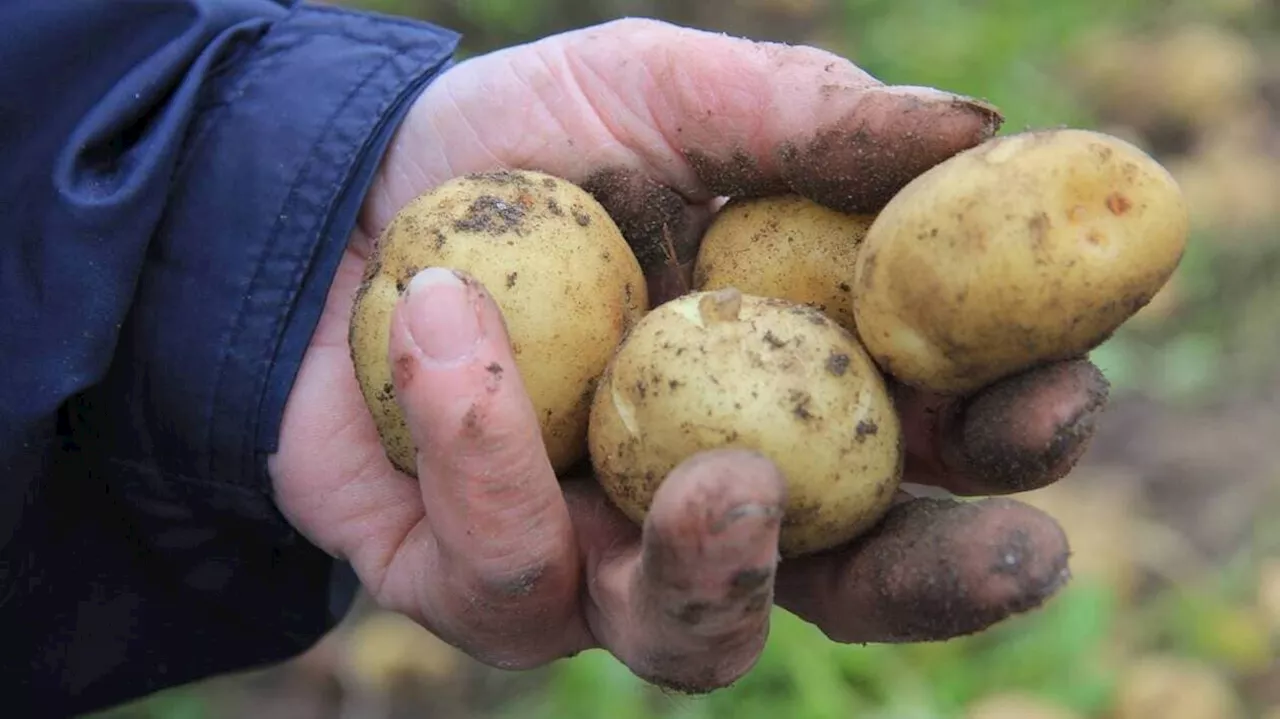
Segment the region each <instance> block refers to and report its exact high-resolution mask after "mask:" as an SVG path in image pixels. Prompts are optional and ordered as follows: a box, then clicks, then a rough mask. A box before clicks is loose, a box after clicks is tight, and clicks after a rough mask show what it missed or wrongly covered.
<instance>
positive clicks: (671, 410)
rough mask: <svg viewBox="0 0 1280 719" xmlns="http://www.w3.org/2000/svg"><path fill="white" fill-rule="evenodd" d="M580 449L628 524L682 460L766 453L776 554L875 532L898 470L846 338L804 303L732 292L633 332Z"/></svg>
mask: <svg viewBox="0 0 1280 719" xmlns="http://www.w3.org/2000/svg"><path fill="white" fill-rule="evenodd" d="M589 444H590V450H591V458H592V462H593V464H594V466H595V470H596V474H597V476H598V479H599V482H600V484H601V486H602V487H603V488H604V490H605V493H606V494H607V495H608V496H609V497H610V498H611V499H612V500H613V502H614V503H615V504H616V505H617V506H618V507H619V508H620V509H621V510H622V511H623V512H624V513H625V514H626V515H628V516H629V517H631V518H632V519H633V520H634V521H636V522H637V523H642V522H643V520H644V517H645V514H646V512H647V511H648V508H649V505H650V502H651V501H652V500H653V496H654V493H655V492H656V491H657V489H658V486H659V485H660V484H661V482H662V481H663V479H664V478H665V477H666V476H667V473H669V472H670V471H671V470H672V469H674V468H675V467H676V466H677V465H678V464H680V463H681V462H682V461H683V460H685V459H687V458H688V457H690V456H692V455H694V454H696V453H698V452H701V451H703V450H710V449H718V448H724V447H737V448H744V449H750V450H754V451H757V452H759V453H761V454H762V455H764V456H766V457H768V458H769V459H770V460H772V461H773V462H774V463H775V464H776V465H777V466H778V468H779V470H781V472H782V474H783V476H784V477H785V478H786V481H787V493H788V494H787V503H786V509H785V511H784V513H783V517H782V524H781V530H780V532H781V534H780V539H779V543H780V544H779V548H780V551H781V553H782V554H783V555H784V556H794V555H799V554H806V553H810V552H815V551H818V550H822V549H826V548H829V547H833V546H836V545H838V544H842V543H844V542H847V541H848V540H850V539H853V538H854V537H855V536H857V535H859V534H860V533H862V532H863V531H865V530H866V529H868V528H869V527H871V526H872V525H873V524H875V522H876V521H877V520H878V519H879V518H880V517H882V516H883V514H884V513H885V512H886V511H887V510H888V508H889V506H890V502H891V500H892V499H893V496H894V492H895V490H896V489H897V487H898V484H899V482H900V480H901V475H902V465H903V440H902V431H901V426H900V424H899V420H898V415H897V414H896V412H895V411H894V405H893V400H892V398H891V397H890V395H889V393H888V391H887V388H886V386H885V383H884V380H883V378H882V376H881V375H880V373H879V370H877V368H876V366H875V364H874V363H873V362H872V361H871V359H870V357H868V356H867V354H866V353H865V351H864V350H863V349H862V347H861V346H860V345H859V344H858V342H857V340H856V339H855V338H854V337H853V335H852V334H850V333H849V332H848V331H846V330H844V329H843V328H841V327H840V326H839V325H838V324H836V323H835V322H833V321H832V320H831V319H830V318H828V317H826V316H825V315H823V314H822V313H820V312H818V311H817V310H816V309H813V308H812V307H807V306H805V305H800V304H795V303H792V302H787V301H785V300H780V299H773V298H762V297H757V296H752V295H744V294H742V293H741V292H739V291H738V290H737V289H735V288H725V289H722V290H716V291H713V292H695V293H690V294H687V295H685V296H683V297H680V298H677V299H675V300H672V301H670V302H667V303H666V304H663V305H661V306H659V307H657V308H656V309H654V310H653V311H652V312H650V313H649V314H648V315H646V316H645V317H644V319H642V320H641V321H640V322H639V323H638V324H637V325H636V326H635V328H634V329H633V330H632V331H631V334H629V335H628V337H627V339H626V340H625V341H624V342H623V344H622V346H621V347H620V348H619V350H618V353H617V355H616V356H615V357H614V359H613V360H612V362H611V363H610V364H609V368H608V369H607V370H606V371H605V374H604V376H603V378H602V379H601V382H600V384H599V386H598V387H597V389H596V394H595V399H594V401H593V403H592V409H591V426H590V434H589Z"/></svg>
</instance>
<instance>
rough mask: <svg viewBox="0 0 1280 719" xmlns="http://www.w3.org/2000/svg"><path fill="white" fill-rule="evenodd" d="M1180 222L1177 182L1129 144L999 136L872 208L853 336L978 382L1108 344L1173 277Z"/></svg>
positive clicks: (907, 365)
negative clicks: (875, 212) (880, 207)
mask: <svg viewBox="0 0 1280 719" xmlns="http://www.w3.org/2000/svg"><path fill="white" fill-rule="evenodd" d="M1187 233H1188V213H1187V208H1186V205H1185V203H1184V201H1183V197H1182V194H1181V192H1180V190H1179V188H1178V186H1177V184H1176V183H1175V182H1174V180H1173V178H1172V177H1171V176H1170V174H1169V173H1168V172H1166V171H1165V169H1164V168H1163V167H1161V166H1160V165H1159V164H1158V163H1157V162H1156V161H1155V160H1153V159H1152V158H1151V157H1149V156H1148V155H1146V154H1145V153H1143V152H1142V151H1141V150H1139V149H1138V148H1136V147H1134V146H1133V145H1130V144H1129V143H1127V142H1124V141H1122V140H1119V139H1118V138H1114V137H1110V136H1107V135H1103V134H1100V133H1096V132H1091V131H1085V130H1070V129H1068V130H1052V131H1044V132H1028V133H1023V134H1019V135H1011V136H1005V137H998V138H995V139H992V140H989V141H988V142H986V143H983V144H982V145H980V146H978V147H975V148H973V149H970V150H967V151H965V152H962V153H960V154H958V155H955V156H953V157H952V158H951V159H948V160H946V161H944V162H942V163H941V164H939V165H936V166H934V167H933V168H931V169H929V170H928V171H926V172H925V173H923V174H922V175H920V176H919V177H917V178H916V179H915V180H913V181H912V182H911V183H909V184H908V185H907V186H906V187H905V188H903V189H902V191H901V192H899V193H898V194H897V195H896V196H894V198H893V199H892V200H890V202H889V203H888V205H887V206H886V207H885V208H884V209H883V210H882V211H881V212H880V213H879V215H878V216H877V217H876V219H875V221H874V222H873V223H872V225H871V228H870V230H868V232H867V236H866V239H865V240H864V241H863V244H862V248H861V250H860V251H859V256H858V259H857V271H856V274H855V277H854V291H853V311H854V315H855V317H856V320H857V328H858V334H859V335H860V338H861V339H862V342H863V343H864V345H865V346H866V348H867V349H868V351H870V353H871V355H872V356H873V357H874V358H875V359H876V361H877V362H878V363H879V364H880V366H881V367H882V368H884V369H885V370H886V371H887V372H888V373H889V374H891V375H893V376H894V377H896V378H897V379H899V380H901V381H903V382H905V383H906V384H909V385H913V386H916V387H920V388H924V389H929V390H934V391H938V392H943V393H950V394H960V393H965V392H968V391H972V390H974V389H977V388H979V387H982V386H985V385H987V384H988V383H990V382H992V381H994V380H997V379H1000V378H1003V377H1006V376H1008V375H1010V374H1014V373H1016V372H1019V371H1022V370H1025V369H1028V368H1031V367H1033V366H1036V365H1039V364H1043V363H1046V362H1050V361H1054V360H1060V359H1066V358H1072V357H1078V356H1082V355H1084V354H1086V353H1087V352H1088V351H1089V350H1091V349H1093V348H1094V347H1096V346H1097V345H1098V344H1100V343H1102V342H1103V341H1104V340H1106V339H1107V338H1108V337H1110V336H1111V334H1112V333H1113V332H1114V331H1115V330H1116V329H1117V328H1118V327H1119V326H1120V325H1121V324H1123V323H1124V322H1125V321H1126V320H1127V319H1128V318H1129V317H1130V316H1131V315H1132V314H1133V313H1134V312H1136V311H1137V310H1138V309H1140V308H1141V307H1143V306H1144V305H1146V304H1147V302H1149V301H1150V300H1151V298H1152V297H1153V296H1154V295H1155V294H1156V292H1157V291H1158V290H1159V289H1160V288H1161V287H1162V286H1163V285H1164V284H1165V282H1166V281H1168V279H1169V277H1170V276H1171V275H1172V274H1173V272H1174V270H1175V269H1176V267H1177V265H1178V262H1179V261H1180V259H1181V257H1182V254H1183V250H1184V248H1185V245H1186V242H1187Z"/></svg>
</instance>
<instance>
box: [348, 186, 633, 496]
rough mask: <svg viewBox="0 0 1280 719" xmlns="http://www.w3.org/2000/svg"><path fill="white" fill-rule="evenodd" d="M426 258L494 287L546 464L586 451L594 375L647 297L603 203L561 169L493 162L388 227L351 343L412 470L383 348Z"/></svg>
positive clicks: (383, 424) (385, 437)
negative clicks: (492, 167) (500, 167)
mask: <svg viewBox="0 0 1280 719" xmlns="http://www.w3.org/2000/svg"><path fill="white" fill-rule="evenodd" d="M426 267H449V268H452V269H455V270H461V271H463V272H466V273H468V274H469V275H471V276H472V277H473V278H475V279H476V280H478V281H479V282H480V283H481V284H482V285H483V286H484V287H485V289H486V290H487V291H488V292H489V294H490V295H492V297H493V299H494V300H495V301H496V302H497V304H498V307H499V308H500V309H501V310H502V314H503V318H504V319H505V321H506V324H507V329H508V333H509V335H510V337H511V343H512V347H513V350H514V354H515V360H516V365H517V368H518V370H519V372H520V376H521V378H522V379H523V381H524V383H525V387H526V389H527V391H528V393H529V396H530V397H531V399H532V400H533V405H534V408H535V410H536V411H537V414H538V420H539V422H540V423H541V427H542V436H543V442H544V443H545V445H546V448H547V453H548V455H549V457H550V459H551V464H552V466H553V467H554V468H555V469H556V471H558V472H560V471H564V470H566V469H568V468H569V467H570V466H571V465H573V464H574V463H576V462H577V461H579V460H581V459H582V458H583V457H585V455H586V433H587V413H588V410H589V407H590V400H591V394H592V391H593V389H594V386H595V382H596V380H597V379H598V378H599V376H600V374H601V373H602V372H603V371H604V368H605V365H606V364H607V363H608V361H609V357H610V356H612V354H613V352H614V350H615V349H616V348H617V346H618V343H619V342H620V341H621V340H622V337H623V336H624V334H625V333H626V332H627V330H628V329H630V327H631V326H632V325H633V324H634V323H635V322H636V321H637V320H638V319H639V318H640V317H641V316H643V314H644V312H646V311H647V310H648V306H649V298H648V292H647V289H646V284H645V278H644V275H643V273H642V272H641V270H640V265H639V263H638V262H637V261H636V258H635V255H634V254H633V253H632V252H631V248H630V247H629V246H628V245H627V243H626V240H625V239H623V236H622V233H621V232H620V231H619V230H618V227H617V225H616V224H615V223H614V222H613V220H612V219H611V218H610V217H609V215H608V214H607V213H606V212H605V211H604V208H603V207H601V206H600V204H599V203H597V202H596V201H595V200H594V199H593V198H592V197H591V195H589V194H587V193H586V192H585V191H583V190H582V189H581V188H579V187H577V186H576V185H573V184H572V183H569V182H567V181H565V180H562V179H560V178H557V177H553V176H551V175H547V174H544V173H540V172H532V171H523V170H522V171H499V172H488V173H477V174H472V175H467V176H463V177H459V178H454V179H452V180H449V181H448V182H445V183H444V184H442V185H440V186H438V187H436V188H435V189H434V190H432V191H431V192H428V193H426V194H424V195H421V196H419V197H418V198H416V199H414V200H413V201H412V202H410V203H409V204H408V205H406V206H405V207H404V208H402V209H401V210H400V212H399V213H397V215H396V216H395V218H394V219H393V220H392V222H391V223H390V225H388V226H387V228H386V230H385V231H384V232H383V234H382V236H381V237H380V239H379V242H378V244H377V247H376V249H375V252H374V255H373V257H372V258H370V260H369V263H368V265H367V267H366V269H365V278H364V282H363V283H362V285H361V287H360V290H359V292H358V293H357V296H356V300H355V306H354V308H353V310H352V316H351V330H350V344H351V353H352V360H353V362H354V364H355V371H356V377H357V379H358V381H359V384H360V389H361V392H362V393H363V395H364V398H365V401H366V402H367V403H368V405H369V407H370V409H371V411H372V413H373V417H374V420H375V423H376V424H377V427H378V432H379V435H380V436H381V438H382V442H383V444H384V446H385V448H386V450H387V455H388V457H389V458H390V459H391V461H392V463H393V464H394V465H395V466H396V467H397V468H398V469H400V470H401V471H403V472H406V473H408V474H410V475H414V474H416V468H415V461H414V454H415V450H414V446H413V442H412V440H411V439H410V437H409V433H408V429H407V427H406V426H405V421H404V415H403V413H402V412H401V410H400V406H399V405H398V404H397V403H396V399H395V391H394V387H393V385H392V381H391V371H390V367H389V366H388V362H387V352H388V341H389V337H390V330H391V313H392V310H393V308H394V306H395V303H396V301H397V300H398V299H399V296H400V294H401V293H402V292H403V290H404V288H405V286H406V285H407V284H408V283H409V280H410V279H412V277H413V276H414V275H415V274H417V273H418V272H419V271H421V270H422V269H423V268H426Z"/></svg>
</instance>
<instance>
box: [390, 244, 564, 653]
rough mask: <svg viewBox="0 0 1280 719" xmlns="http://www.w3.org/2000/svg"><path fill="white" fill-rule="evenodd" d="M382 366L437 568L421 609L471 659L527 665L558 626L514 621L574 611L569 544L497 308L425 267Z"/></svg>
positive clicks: (405, 300) (484, 295)
mask: <svg viewBox="0 0 1280 719" xmlns="http://www.w3.org/2000/svg"><path fill="white" fill-rule="evenodd" d="M389 359H390V361H391V366H392V378H393V382H394V386H395V391H396V396H397V400H398V402H399V404H400V406H401V408H402V410H403V412H404V416H405V420H406V423H407V426H408V430H409V434H410V435H411V437H412V439H413V442H414V445H415V446H416V448H417V455H416V466H417V473H418V482H419V485H420V487H421V492H422V499H423V506H424V509H425V517H426V521H427V524H428V526H429V527H430V533H431V536H432V537H433V538H434V541H435V553H436V556H434V557H433V558H432V563H433V564H438V568H439V569H440V570H441V571H440V572H438V573H434V574H433V576H432V579H431V581H430V583H429V584H430V586H429V587H422V588H421V590H422V592H423V594H425V595H426V603H427V604H429V605H431V606H428V607H424V609H425V610H426V611H425V613H426V614H427V615H428V616H432V617H435V618H437V619H436V621H439V622H442V623H443V624H444V626H442V627H441V628H440V629H441V631H442V632H443V633H444V634H445V635H446V636H449V637H450V638H451V639H453V640H454V641H457V642H460V643H462V644H464V645H466V646H467V647H468V648H470V649H471V650H472V651H473V652H475V653H477V654H479V655H482V656H489V655H491V653H492V652H498V653H501V654H503V655H504V656H505V657H506V658H507V659H508V660H512V661H514V657H515V656H518V657H528V656H529V654H530V653H532V652H536V651H537V650H538V648H540V647H542V646H547V645H548V644H549V642H547V638H546V637H544V636H541V635H542V634H543V633H545V632H546V631H563V627H564V623H563V622H560V623H557V622H554V621H552V622H548V623H546V624H545V625H544V624H541V623H538V622H527V621H524V620H525V619H527V617H528V616H530V614H529V612H535V614H534V616H536V615H538V614H539V613H540V614H541V615H542V616H544V617H556V616H558V615H560V614H561V613H563V612H565V611H566V610H567V608H571V607H572V606H573V602H572V601H571V600H572V599H573V596H574V591H575V589H576V582H577V576H576V571H577V561H576V548H575V545H574V542H573V533H572V527H571V524H570V520H569V513H568V508H567V506H566V504H565V502H564V499H563V495H562V494H561V492H560V486H559V482H558V480H557V479H556V476H555V473H554V471H553V470H552V467H551V463H550V460H549V459H548V457H547V453H546V450H545V449H544V446H543V441H542V433H541V429H540V427H539V424H538V420H537V416H536V414H535V411H534V407H533V403H532V401H531V400H530V399H529V397H528V395H527V394H526V392H525V387H524V383H523V381H522V379H521V377H520V372H519V371H518V369H517V367H516V363H515V359H514V357H513V354H512V351H511V346H510V343H509V339H508V336H507V332H506V328H505V326H504V323H503V319H502V314H501V311H500V310H499V308H498V306H497V304H496V303H495V302H494V301H493V298H492V297H491V296H490V295H489V293H488V292H487V291H486V290H485V289H484V287H483V286H482V285H481V284H480V283H479V282H478V281H477V280H475V279H473V278H471V277H469V276H467V275H464V274H461V273H458V272H454V271H451V270H447V269H439V268H430V269H426V270H423V271H421V272H420V273H418V275H416V276H415V277H414V278H413V280H412V281H411V282H410V283H409V285H408V287H407V288H406V290H405V292H404V295H403V296H402V297H401V298H400V300H399V302H398V304H397V306H396V308H395V311H394V315H393V317H392V324H391V338H390V358H389ZM476 606H483V607H487V608H490V609H492V610H493V613H492V615H491V616H481V615H482V614H488V613H477V612H475V611H473V610H474V608H475V607H476ZM504 617H505V618H504ZM522 618H523V619H522ZM477 622H478V624H477ZM557 624H559V626H556V625H557ZM526 634H528V635H529V636H525V635H526ZM491 640H492V641H491ZM558 643H559V642H558V641H557V642H554V644H558Z"/></svg>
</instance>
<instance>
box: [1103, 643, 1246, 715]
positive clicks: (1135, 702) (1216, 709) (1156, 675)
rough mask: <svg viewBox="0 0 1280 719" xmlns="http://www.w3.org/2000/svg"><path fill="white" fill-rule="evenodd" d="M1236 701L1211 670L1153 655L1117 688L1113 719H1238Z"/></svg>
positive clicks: (1227, 685) (1128, 673) (1133, 668)
mask: <svg viewBox="0 0 1280 719" xmlns="http://www.w3.org/2000/svg"><path fill="white" fill-rule="evenodd" d="M1241 708H1242V707H1241V705H1240V701H1239V697H1238V696H1237V695H1236V692H1235V690H1234V688H1233V687H1232V686H1231V684H1230V683H1229V682H1228V681H1227V680H1226V679H1225V678H1224V677H1222V676H1221V675H1220V674H1219V673H1218V672H1217V671H1216V670H1215V669H1214V668H1213V667H1212V666H1208V665H1206V664H1203V663H1201V662H1199V661H1196V660H1193V659H1189V658H1186V657H1180V656H1174V655H1164V654H1154V655H1149V656H1144V657H1140V658H1138V659H1136V660H1135V661H1134V662H1133V664H1131V665H1130V666H1129V667H1127V668H1126V670H1125V672H1124V673H1123V674H1122V675H1121V676H1120V679H1119V686H1117V687H1116V699H1115V707H1114V709H1113V714H1112V716H1114V717H1115V719H1149V718H1150V717H1160V718H1161V719H1237V718H1238V717H1241V716H1242V712H1241Z"/></svg>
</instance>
